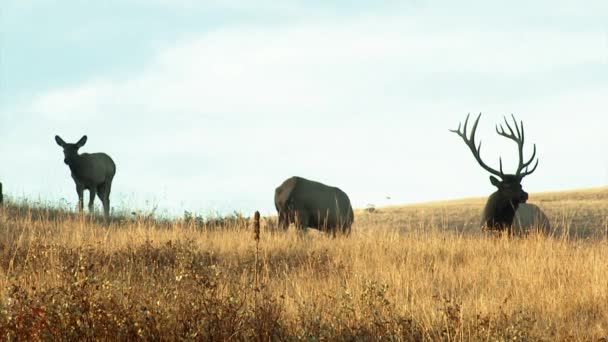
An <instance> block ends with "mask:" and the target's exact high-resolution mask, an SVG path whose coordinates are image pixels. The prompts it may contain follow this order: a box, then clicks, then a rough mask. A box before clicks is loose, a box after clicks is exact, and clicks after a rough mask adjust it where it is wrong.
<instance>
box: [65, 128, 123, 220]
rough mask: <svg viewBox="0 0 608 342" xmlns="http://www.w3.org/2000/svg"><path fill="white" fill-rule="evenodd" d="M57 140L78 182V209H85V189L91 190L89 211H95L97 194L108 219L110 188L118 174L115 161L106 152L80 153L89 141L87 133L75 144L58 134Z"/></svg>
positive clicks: (80, 210) (75, 180) (75, 181)
mask: <svg viewBox="0 0 608 342" xmlns="http://www.w3.org/2000/svg"><path fill="white" fill-rule="evenodd" d="M55 141H56V142H57V145H59V146H61V147H63V154H64V159H63V162H64V163H65V164H67V165H68V166H69V167H70V171H71V172H72V178H73V179H74V183H76V192H77V193H78V211H79V212H82V210H83V195H84V190H89V195H90V198H89V212H90V213H93V201H94V200H95V195H97V196H99V199H100V200H101V203H102V204H103V212H104V217H105V219H106V220H107V219H108V218H109V216H110V190H111V189H112V180H113V179H114V175H115V174H116V165H115V164H114V161H113V160H112V158H110V156H108V155H107V154H105V153H82V154H78V149H80V148H81V147H82V146H84V144H85V143H86V142H87V136H86V135H85V136H83V137H82V138H80V140H78V142H77V143H75V144H70V143H66V142H65V141H63V139H61V137H59V136H58V135H56V136H55Z"/></svg>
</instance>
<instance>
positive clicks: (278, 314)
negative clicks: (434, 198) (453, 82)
mask: <svg viewBox="0 0 608 342" xmlns="http://www.w3.org/2000/svg"><path fill="white" fill-rule="evenodd" d="M531 202H533V203H536V204H539V205H540V206H541V207H542V208H543V209H544V210H545V211H546V212H547V214H548V215H549V217H550V218H551V220H552V222H551V223H552V225H553V227H554V234H553V235H552V236H550V237H547V236H538V235H532V236H527V237H515V238H513V237H511V238H509V237H507V236H487V235H483V234H481V233H480V232H479V227H478V222H479V212H480V210H481V208H482V206H483V203H484V199H472V200H459V201H449V202H441V203H428V204H420V205H413V206H407V207H390V208H380V209H377V210H376V211H374V212H367V211H358V212H357V213H356V218H355V221H356V223H355V225H354V227H353V233H352V234H351V236H350V237H338V238H336V239H333V238H330V237H327V236H326V235H324V234H319V233H317V232H315V231H310V232H309V233H308V234H305V235H300V234H298V233H296V232H294V231H293V228H291V229H290V231H289V232H287V233H282V232H275V233H273V232H272V231H271V229H270V227H272V226H273V224H272V220H271V219H270V220H267V219H263V221H262V223H263V224H262V232H261V239H260V241H259V245H258V246H257V248H256V242H255V240H254V239H253V233H252V231H251V227H250V224H249V222H248V221H247V220H244V219H243V220H234V221H232V222H229V224H228V226H227V227H223V228H221V227H217V226H216V227H215V228H211V227H205V226H201V225H200V222H197V221H196V220H187V221H186V220H175V221H170V222H156V221H152V220H149V219H142V218H139V219H122V220H116V221H114V222H112V223H111V224H110V225H109V226H104V225H103V224H101V223H98V222H96V221H93V220H91V219H90V218H87V217H84V216H77V215H72V214H68V213H64V212H60V211H56V210H51V209H33V208H30V207H27V206H22V205H16V204H8V205H6V206H5V207H4V208H3V209H0V291H1V292H0V336H1V337H0V338H2V339H18V340H37V339H41V340H55V339H69V340H86V339H94V338H97V339H106V340H132V339H144V340H176V339H180V340H181V339H186V340H188V339H192V340H367V339H371V340H382V339H384V340H448V341H452V340H492V341H494V340H547V341H554V340H598V339H602V338H606V337H608V240H607V239H606V232H607V230H608V223H607V218H608V188H601V189H591V190H581V191H572V192H560V193H545V194H532V195H531ZM256 256H257V258H256Z"/></svg>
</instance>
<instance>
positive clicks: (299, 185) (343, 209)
mask: <svg viewBox="0 0 608 342" xmlns="http://www.w3.org/2000/svg"><path fill="white" fill-rule="evenodd" d="M274 204H275V207H276V209H277V212H278V215H279V227H281V228H283V229H287V228H288V227H289V224H290V223H295V224H296V227H297V228H298V229H300V230H304V229H306V228H308V227H312V228H316V229H318V230H321V231H326V232H331V233H333V235H334V236H335V235H336V231H339V232H341V233H344V234H347V235H348V234H349V233H350V229H351V225H352V224H353V221H354V214H353V208H352V206H351V204H350V199H349V198H348V195H346V193H345V192H344V191H342V190H340V189H339V188H336V187H333V186H328V185H325V184H322V183H319V182H315V181H311V180H308V179H305V178H302V177H291V178H289V179H287V180H285V181H284V182H283V183H282V184H281V185H280V186H279V187H277V188H276V189H275V193H274Z"/></svg>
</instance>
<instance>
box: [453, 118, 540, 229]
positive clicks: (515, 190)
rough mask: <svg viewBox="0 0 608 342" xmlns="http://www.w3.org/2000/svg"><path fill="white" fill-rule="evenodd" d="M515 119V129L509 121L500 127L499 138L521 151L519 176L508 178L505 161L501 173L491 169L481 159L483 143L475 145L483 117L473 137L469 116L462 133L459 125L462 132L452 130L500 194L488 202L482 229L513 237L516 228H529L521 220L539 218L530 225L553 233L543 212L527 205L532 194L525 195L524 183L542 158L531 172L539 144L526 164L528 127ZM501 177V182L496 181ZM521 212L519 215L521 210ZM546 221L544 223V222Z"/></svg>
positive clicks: (518, 167) (509, 175)
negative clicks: (522, 218)
mask: <svg viewBox="0 0 608 342" xmlns="http://www.w3.org/2000/svg"><path fill="white" fill-rule="evenodd" d="M511 117H512V118H513V123H514V126H515V127H514V128H513V127H511V125H509V122H508V121H507V118H506V117H505V118H504V120H505V125H506V130H505V128H504V127H503V126H502V125H497V126H496V133H498V134H499V135H501V136H503V137H505V138H507V139H510V140H513V141H514V142H516V143H517V150H518V154H519V164H518V166H517V170H516V171H515V174H505V173H504V172H503V169H502V157H499V165H500V166H499V170H496V169H494V168H492V167H490V166H488V165H487V164H486V163H484V161H483V160H482V159H481V156H480V151H481V141H480V142H479V144H476V143H475V133H476V130H477V124H478V123H479V119H480V118H481V113H480V114H479V116H477V119H476V120H475V122H474V123H473V128H472V130H471V134H470V135H469V136H468V137H467V126H468V122H469V115H467V118H466V120H465V121H464V127H463V129H462V130H461V129H460V128H461V124H458V128H457V129H454V130H450V132H453V133H456V134H458V135H459V136H460V137H461V138H462V139H463V140H464V142H465V144H466V145H467V146H468V147H469V149H470V150H471V152H472V153H473V156H474V157H475V160H477V162H478V163H479V165H481V167H482V168H484V169H485V170H486V171H488V172H489V173H491V174H492V176H490V182H491V183H492V185H494V186H496V187H497V188H498V190H497V191H496V192H494V193H493V194H492V195H490V197H489V198H488V202H487V203H486V206H485V208H484V210H483V214H482V220H481V221H482V222H481V224H482V229H488V230H498V231H504V230H507V231H508V232H509V233H513V232H514V231H513V230H514V228H513V226H516V229H517V230H519V232H522V231H525V230H526V229H528V228H529V227H521V221H522V220H521V217H522V216H525V217H526V218H527V217H528V216H530V215H532V217H534V216H537V217H539V218H541V220H539V221H538V222H534V220H533V219H527V221H529V223H527V224H528V225H532V224H537V225H541V226H540V227H538V228H541V229H542V230H545V231H547V230H550V227H549V226H548V221H547V220H546V216H545V215H544V213H542V211H540V208H538V207H537V206H535V205H532V204H526V201H527V200H528V193H527V192H525V191H524V190H523V188H522V186H521V181H522V179H523V178H524V177H525V176H528V175H530V174H531V173H532V172H534V170H536V167H537V166H538V158H537V159H536V163H534V166H532V168H530V165H532V162H533V161H534V158H535V157H536V144H534V147H533V151H532V156H531V157H530V158H529V159H528V160H527V161H524V156H523V149H524V124H523V122H520V124H519V125H518V124H517V120H515V116H513V115H511ZM494 176H496V177H499V178H500V180H499V179H497V178H496V177H494ZM519 208H521V210H519V211H518V209H519ZM516 212H517V213H518V222H514V220H513V218H514V217H515V216H516ZM542 218H544V219H542Z"/></svg>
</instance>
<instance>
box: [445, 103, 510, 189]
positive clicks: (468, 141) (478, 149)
mask: <svg viewBox="0 0 608 342" xmlns="http://www.w3.org/2000/svg"><path fill="white" fill-rule="evenodd" d="M470 115H471V113H469V114H467V117H466V119H465V121H464V127H463V130H462V131H461V130H460V127H461V124H460V123H459V124H458V129H455V130H454V129H450V130H449V131H450V132H454V133H456V134H458V135H459V136H460V137H461V138H462V140H464V143H465V144H466V145H467V146H468V147H469V149H470V150H471V152H472V153H473V157H475V160H477V162H478V163H479V165H481V167H483V168H484V169H485V170H486V171H488V172H490V173H491V174H493V175H496V176H498V177H501V178H502V177H503V175H504V174H503V173H502V161H500V164H501V166H500V172H499V171H496V170H495V169H493V168H491V167H489V166H488V165H487V164H486V163H484V162H483V160H481V155H480V153H481V141H480V142H479V145H478V146H476V145H475V133H476V131H477V125H478V124H479V119H480V118H481V113H479V115H478V116H477V119H475V122H474V123H473V128H472V129H471V135H470V137H469V138H467V126H468V123H469V116H470Z"/></svg>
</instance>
